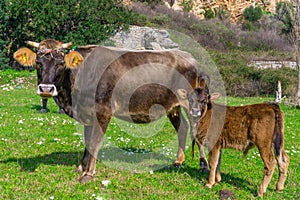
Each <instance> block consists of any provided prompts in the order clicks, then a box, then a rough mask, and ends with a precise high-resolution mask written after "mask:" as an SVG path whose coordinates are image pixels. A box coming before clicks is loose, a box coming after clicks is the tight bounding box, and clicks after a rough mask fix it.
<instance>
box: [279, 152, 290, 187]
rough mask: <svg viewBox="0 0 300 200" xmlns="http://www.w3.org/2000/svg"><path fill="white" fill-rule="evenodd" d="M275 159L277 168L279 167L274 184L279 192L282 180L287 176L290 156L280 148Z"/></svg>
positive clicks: (282, 185) (282, 184)
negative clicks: (275, 183)
mask: <svg viewBox="0 0 300 200" xmlns="http://www.w3.org/2000/svg"><path fill="white" fill-rule="evenodd" d="M276 159H277V164H278V169H279V177H278V182H277V186H276V191H277V192H280V191H281V190H283V188H284V182H285V180H286V177H287V171H288V167H289V163H290V158H289V157H288V155H287V154H286V152H285V150H284V149H282V150H281V153H280V154H279V155H278V156H276Z"/></svg>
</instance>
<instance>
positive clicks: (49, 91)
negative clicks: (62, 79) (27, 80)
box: [37, 84, 57, 97]
mask: <svg viewBox="0 0 300 200" xmlns="http://www.w3.org/2000/svg"><path fill="white" fill-rule="evenodd" d="M37 94H38V95H40V96H41V97H54V96H57V89H56V87H55V85H53V84H39V85H38V90H37Z"/></svg>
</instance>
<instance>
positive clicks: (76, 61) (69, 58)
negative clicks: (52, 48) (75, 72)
mask: <svg viewBox="0 0 300 200" xmlns="http://www.w3.org/2000/svg"><path fill="white" fill-rule="evenodd" d="M64 60H65V64H66V67H68V68H71V69H72V68H76V67H78V66H79V65H80V64H81V63H82V62H83V57H82V55H81V54H80V53H78V52H77V51H71V52H70V53H68V54H67V55H65V58H64Z"/></svg>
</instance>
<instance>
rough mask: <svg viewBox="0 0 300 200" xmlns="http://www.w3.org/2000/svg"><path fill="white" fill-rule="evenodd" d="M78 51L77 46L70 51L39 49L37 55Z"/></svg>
mask: <svg viewBox="0 0 300 200" xmlns="http://www.w3.org/2000/svg"><path fill="white" fill-rule="evenodd" d="M77 50H78V47H77V46H75V45H74V46H73V47H72V48H70V49H63V48H52V49H48V48H43V47H42V48H39V49H38V51H37V53H38V54H48V53H53V52H57V53H59V52H61V53H65V54H67V53H69V52H70V51H77Z"/></svg>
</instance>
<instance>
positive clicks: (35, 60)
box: [14, 39, 83, 97]
mask: <svg viewBox="0 0 300 200" xmlns="http://www.w3.org/2000/svg"><path fill="white" fill-rule="evenodd" d="M27 44H28V45H30V46H32V47H35V48H37V51H36V52H33V51H32V50H30V49H28V48H21V49H19V50H18V51H16V52H15V53H14V58H15V60H17V61H18V62H19V63H20V64H21V65H23V66H32V65H34V66H35V67H36V69H37V74H38V90H37V94H39V95H40V96H42V97H52V96H56V95H57V94H58V92H57V87H58V86H60V85H61V82H62V80H63V76H64V71H65V68H66V67H67V68H74V67H77V66H78V65H80V64H81V63H82V62H83V57H82V55H81V54H80V53H79V52H77V51H75V49H72V48H71V46H72V43H71V42H69V43H62V42H59V41H57V40H52V39H47V40H43V41H42V42H40V43H37V42H31V41H28V42H27Z"/></svg>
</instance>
